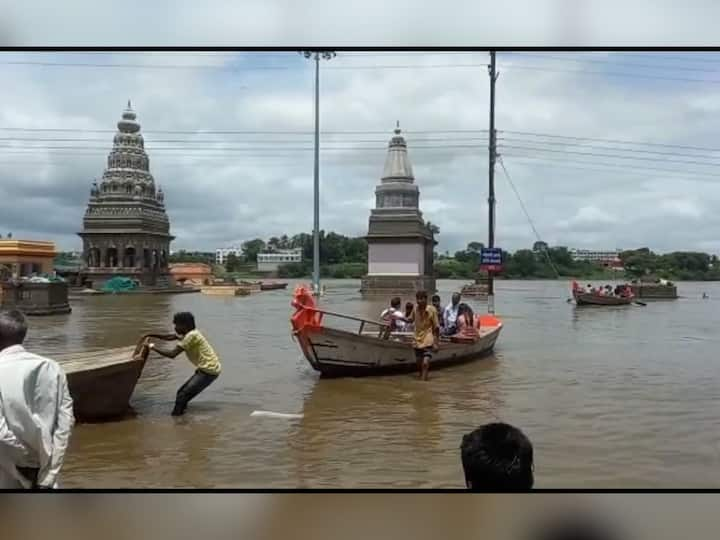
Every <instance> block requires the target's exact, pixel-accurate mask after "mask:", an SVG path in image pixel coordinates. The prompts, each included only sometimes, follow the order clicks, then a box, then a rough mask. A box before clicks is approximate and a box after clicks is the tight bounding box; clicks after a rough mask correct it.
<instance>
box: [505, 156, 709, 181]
mask: <svg viewBox="0 0 720 540" xmlns="http://www.w3.org/2000/svg"><path fill="white" fill-rule="evenodd" d="M502 155H504V156H507V157H514V158H523V159H531V160H539V161H545V162H550V163H552V164H553V165H554V166H556V167H564V166H565V164H566V163H578V164H581V165H595V166H598V167H605V170H604V171H603V172H613V173H614V172H617V171H620V172H624V171H640V172H647V171H655V172H661V173H665V174H674V175H681V176H682V177H684V178H686V177H688V176H695V177H703V178H708V179H710V178H712V179H715V180H720V175H718V174H712V173H709V172H704V171H689V170H680V169H663V168H660V167H650V166H647V165H643V166H642V167H641V168H639V167H633V166H631V165H625V164H623V165H615V164H612V163H604V162H598V161H588V160H581V159H576V158H563V160H562V161H558V160H557V159H556V158H550V157H548V156H538V155H527V154H515V153H513V152H510V153H508V152H503V154H502ZM572 168H578V167H572ZM583 169H585V167H583ZM656 176H658V175H656Z"/></svg>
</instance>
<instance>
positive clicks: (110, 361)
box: [56, 336, 148, 422]
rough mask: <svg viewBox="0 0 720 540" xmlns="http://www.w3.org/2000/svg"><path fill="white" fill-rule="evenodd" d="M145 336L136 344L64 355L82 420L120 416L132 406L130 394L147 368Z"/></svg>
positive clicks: (60, 358)
mask: <svg viewBox="0 0 720 540" xmlns="http://www.w3.org/2000/svg"><path fill="white" fill-rule="evenodd" d="M144 344H145V336H143V337H142V338H141V339H140V341H138V344H137V345H136V346H135V347H120V348H115V349H101V350H98V351H92V352H85V353H73V354H61V355H58V356H57V357H56V359H57V361H58V362H59V363H60V365H61V366H62V367H63V369H64V371H65V374H66V376H67V380H68V387H69V389H70V395H71V396H72V398H73V406H74V412H75V419H76V420H77V421H78V422H97V421H102V420H109V419H117V418H121V417H122V416H123V415H125V414H126V413H127V411H128V409H129V407H130V397H131V396H132V393H133V391H134V390H135V385H136V384H137V382H138V379H139V378H140V375H141V374H142V370H143V368H144V367H145V361H146V360H147V356H148V349H147V348H146V347H144Z"/></svg>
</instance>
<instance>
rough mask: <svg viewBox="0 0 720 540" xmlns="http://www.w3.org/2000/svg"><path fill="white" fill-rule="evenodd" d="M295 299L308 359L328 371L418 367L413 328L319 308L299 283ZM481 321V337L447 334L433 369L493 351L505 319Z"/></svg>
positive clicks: (295, 319) (298, 332) (295, 320)
mask: <svg viewBox="0 0 720 540" xmlns="http://www.w3.org/2000/svg"><path fill="white" fill-rule="evenodd" d="M292 305H293V307H295V309H296V312H295V314H294V315H293V316H292V319H291V323H292V327H293V335H294V336H295V337H296V338H297V340H298V343H299V344H300V349H301V350H302V352H303V355H304V356H305V358H306V360H307V361H308V363H309V364H310V365H311V366H312V367H313V369H315V370H316V371H319V372H320V373H321V374H322V375H323V376H326V377H362V376H369V375H387V374H394V373H409V372H414V371H417V363H416V359H415V350H414V349H413V341H412V334H397V333H393V334H391V333H390V328H389V326H388V325H387V324H385V323H383V322H377V321H369V320H365V319H360V318H357V317H352V316H348V315H342V314H339V313H332V312H329V311H325V310H320V309H318V308H317V307H316V306H315V302H314V300H313V297H312V293H311V292H310V291H309V289H307V288H305V287H298V289H296V291H295V296H294V298H293V303H292ZM326 316H331V317H338V318H341V319H345V320H351V321H355V322H357V323H358V324H359V329H358V331H357V332H351V331H347V330H340V329H337V328H332V327H328V326H325V325H324V324H323V321H324V318H325V317H326ZM479 322H480V328H479V329H478V336H477V338H455V337H450V338H442V339H441V341H440V345H439V350H438V351H437V352H436V353H434V354H433V357H432V360H431V362H430V369H431V370H434V369H438V368H442V367H447V366H450V365H454V364H459V363H464V362H470V361H473V360H477V359H479V358H482V357H484V356H487V355H488V354H490V353H491V352H492V351H493V349H494V347H495V343H496V341H497V339H498V336H499V335H500V331H501V330H502V326H503V325H502V322H501V321H500V320H499V319H497V318H496V317H493V316H491V315H484V316H482V317H480V318H479ZM368 327H369V328H368Z"/></svg>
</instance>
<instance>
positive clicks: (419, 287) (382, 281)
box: [360, 276, 437, 298]
mask: <svg viewBox="0 0 720 540" xmlns="http://www.w3.org/2000/svg"><path fill="white" fill-rule="evenodd" d="M418 291H425V292H427V293H428V295H432V294H435V292H436V291H437V285H436V282H435V278H434V277H431V276H365V277H364V278H362V281H361V284H360V292H361V294H362V295H363V297H378V296H382V297H386V298H390V297H392V296H402V297H414V296H415V293H416V292H418Z"/></svg>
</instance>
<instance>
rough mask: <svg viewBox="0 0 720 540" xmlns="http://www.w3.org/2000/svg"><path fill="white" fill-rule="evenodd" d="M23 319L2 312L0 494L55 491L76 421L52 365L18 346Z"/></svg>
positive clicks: (60, 377)
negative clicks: (0, 491)
mask: <svg viewBox="0 0 720 540" xmlns="http://www.w3.org/2000/svg"><path fill="white" fill-rule="evenodd" d="M27 330H28V326H27V322H26V320H25V316H24V315H23V314H22V313H20V312H19V311H3V312H0V489H53V488H55V487H57V477H58V474H59V473H60V469H61V468H62V465H63V460H64V458H65V452H66V450H67V447H68V443H69V441H70V432H71V431H72V427H73V424H74V423H75V417H74V415H73V401H72V398H71V397H70V391H69V390H68V385H67V378H66V377H65V373H64V372H63V370H62V368H61V367H60V365H59V364H58V363H57V362H55V361H54V360H50V359H49V358H43V357H42V356H38V355H36V354H32V353H30V352H28V351H26V350H25V348H24V347H23V346H22V344H23V342H24V341H25V336H26V335H27Z"/></svg>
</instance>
